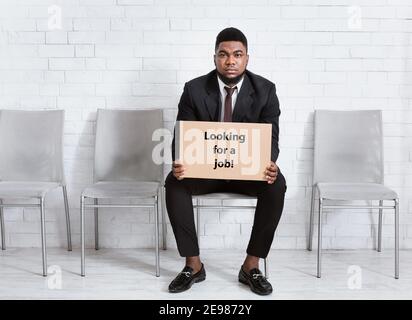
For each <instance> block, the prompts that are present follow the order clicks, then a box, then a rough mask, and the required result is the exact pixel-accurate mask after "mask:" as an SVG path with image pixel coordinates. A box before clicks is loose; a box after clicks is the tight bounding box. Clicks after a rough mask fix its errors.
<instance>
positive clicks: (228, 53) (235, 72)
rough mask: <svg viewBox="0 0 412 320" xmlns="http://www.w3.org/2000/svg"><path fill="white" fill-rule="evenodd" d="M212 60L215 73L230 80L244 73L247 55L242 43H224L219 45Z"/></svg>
mask: <svg viewBox="0 0 412 320" xmlns="http://www.w3.org/2000/svg"><path fill="white" fill-rule="evenodd" d="M214 59H215V66H216V69H217V71H218V72H219V73H220V74H221V75H223V76H224V77H225V78H227V79H228V80H230V79H235V78H236V77H239V76H241V75H242V74H243V73H244V72H245V70H246V67H247V63H248V61H249V55H248V54H247V52H246V48H245V46H244V45H243V43H242V42H240V41H224V42H221V43H219V47H218V48H217V50H216V52H215V55H214Z"/></svg>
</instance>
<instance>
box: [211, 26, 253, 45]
mask: <svg viewBox="0 0 412 320" xmlns="http://www.w3.org/2000/svg"><path fill="white" fill-rule="evenodd" d="M224 41H240V42H242V44H243V45H244V46H245V48H246V51H247V39H246V36H245V35H244V34H243V32H242V31H240V30H239V29H236V28H233V27H230V28H226V29H223V30H222V31H220V32H219V34H218V35H217V37H216V44H215V51H216V50H217V48H218V47H219V44H220V43H221V42H224Z"/></svg>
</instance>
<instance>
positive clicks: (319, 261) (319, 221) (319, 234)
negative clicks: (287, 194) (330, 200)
mask: <svg viewBox="0 0 412 320" xmlns="http://www.w3.org/2000/svg"><path fill="white" fill-rule="evenodd" d="M322 204H323V199H322V198H320V197H319V217H318V272H317V277H318V278H320V277H321V263H322V261H321V260H322V209H323V208H322Z"/></svg>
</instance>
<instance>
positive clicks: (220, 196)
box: [193, 192, 269, 278]
mask: <svg viewBox="0 0 412 320" xmlns="http://www.w3.org/2000/svg"><path fill="white" fill-rule="evenodd" d="M193 199H194V200H195V204H194V205H193V207H194V208H196V228H197V239H198V242H199V241H200V232H199V229H200V209H201V208H206V209H218V210H220V209H255V208H256V205H247V206H235V205H223V204H222V205H220V206H219V205H205V204H201V201H202V200H208V199H209V200H211V199H213V200H222V203H223V201H224V200H245V199H246V200H256V199H257V197H252V196H248V195H245V194H240V193H227V192H219V193H218V192H216V193H209V194H203V195H198V196H193ZM263 266H264V274H265V277H266V278H269V271H268V265H267V260H266V258H265V259H263Z"/></svg>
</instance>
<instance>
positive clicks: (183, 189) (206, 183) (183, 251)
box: [165, 171, 286, 258]
mask: <svg viewBox="0 0 412 320" xmlns="http://www.w3.org/2000/svg"><path fill="white" fill-rule="evenodd" d="M165 187H166V206H167V211H168V214H169V219H170V223H171V225H172V228H173V232H174V235H175V238H176V242H177V248H178V251H179V254H180V255H181V256H182V257H192V256H198V255H199V244H198V241H197V236H196V228H195V220H194V213H193V203H192V195H202V194H208V193H214V192H230V193H240V194H246V195H250V196H257V205H256V210H255V216H254V221H253V228H252V233H251V236H250V240H249V244H248V247H247V250H246V252H247V253H248V254H249V255H252V256H255V257H260V258H266V256H267V255H268V253H269V250H270V247H271V244H272V241H273V237H274V234H275V231H276V228H277V226H278V223H279V220H280V217H281V215H282V211H283V205H284V199H285V192H286V181H285V178H284V176H283V175H282V173H281V172H280V171H279V173H278V176H277V179H276V181H275V182H274V183H273V184H268V183H267V182H266V181H245V180H218V179H195V178H184V179H183V180H177V179H176V178H175V176H174V175H173V173H172V172H170V173H169V175H168V176H167V178H166V181H165Z"/></svg>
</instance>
